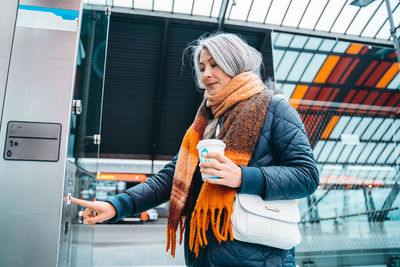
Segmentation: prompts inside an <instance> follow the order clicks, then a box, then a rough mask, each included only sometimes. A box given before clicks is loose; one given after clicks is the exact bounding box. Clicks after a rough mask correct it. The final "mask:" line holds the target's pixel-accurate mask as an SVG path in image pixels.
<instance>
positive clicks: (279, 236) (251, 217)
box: [231, 194, 301, 249]
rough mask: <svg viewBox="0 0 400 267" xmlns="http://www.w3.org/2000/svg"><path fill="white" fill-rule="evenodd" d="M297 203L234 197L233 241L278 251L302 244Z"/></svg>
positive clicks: (241, 195)
mask: <svg viewBox="0 0 400 267" xmlns="http://www.w3.org/2000/svg"><path fill="white" fill-rule="evenodd" d="M299 221H300V212H299V208H298V204H297V200H296V199H293V200H273V201H265V200H263V199H262V198H261V197H260V196H259V195H251V194H236V196H235V201H234V203H233V212H232V216H231V224H232V232H233V238H234V239H236V240H239V241H244V242H249V243H256V244H262V245H266V246H270V247H276V248H280V249H291V248H292V247H294V246H296V245H298V244H299V243H300V241H301V236H300V231H299V227H298V225H297V223H298V222H299Z"/></svg>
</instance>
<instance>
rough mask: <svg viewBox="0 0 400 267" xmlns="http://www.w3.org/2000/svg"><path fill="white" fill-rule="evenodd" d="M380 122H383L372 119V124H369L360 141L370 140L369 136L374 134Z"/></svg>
mask: <svg viewBox="0 0 400 267" xmlns="http://www.w3.org/2000/svg"><path fill="white" fill-rule="evenodd" d="M382 121H383V119H382V118H377V119H373V120H372V122H371V123H370V125H369V127H368V128H367V130H366V131H365V132H364V134H363V135H362V136H361V139H363V140H368V139H370V138H371V136H372V135H373V134H374V133H375V131H376V129H377V128H378V126H379V125H380V124H381V123H382Z"/></svg>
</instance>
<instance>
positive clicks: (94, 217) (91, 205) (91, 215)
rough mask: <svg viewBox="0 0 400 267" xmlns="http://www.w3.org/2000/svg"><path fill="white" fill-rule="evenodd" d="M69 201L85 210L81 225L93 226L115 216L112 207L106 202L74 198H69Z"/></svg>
mask: <svg viewBox="0 0 400 267" xmlns="http://www.w3.org/2000/svg"><path fill="white" fill-rule="evenodd" d="M71 201H72V202H74V203H76V204H78V205H81V206H84V207H86V208H87V209H86V210H85V211H84V212H83V223H84V224H90V225H91V226H94V225H95V223H98V222H103V221H106V220H109V219H111V218H113V217H114V216H115V215H116V214H117V212H116V211H115V208H114V206H113V205H111V204H110V203H108V202H103V201H93V202H91V201H86V200H82V199H77V198H74V197H71Z"/></svg>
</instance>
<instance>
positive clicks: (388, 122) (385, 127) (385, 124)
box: [371, 119, 393, 140]
mask: <svg viewBox="0 0 400 267" xmlns="http://www.w3.org/2000/svg"><path fill="white" fill-rule="evenodd" d="M392 123H393V120H392V119H385V121H384V122H383V123H382V124H381V125H379V128H378V129H377V130H376V132H375V134H374V135H373V136H372V137H371V140H381V139H382V137H383V134H385V133H387V132H388V130H389V127H390V126H391V125H392Z"/></svg>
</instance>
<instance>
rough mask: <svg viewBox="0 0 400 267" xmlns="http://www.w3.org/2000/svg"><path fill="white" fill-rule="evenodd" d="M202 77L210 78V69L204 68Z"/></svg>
mask: <svg viewBox="0 0 400 267" xmlns="http://www.w3.org/2000/svg"><path fill="white" fill-rule="evenodd" d="M203 75H204V77H206V78H208V77H211V71H210V68H208V67H206V68H205V69H204V71H203Z"/></svg>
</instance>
